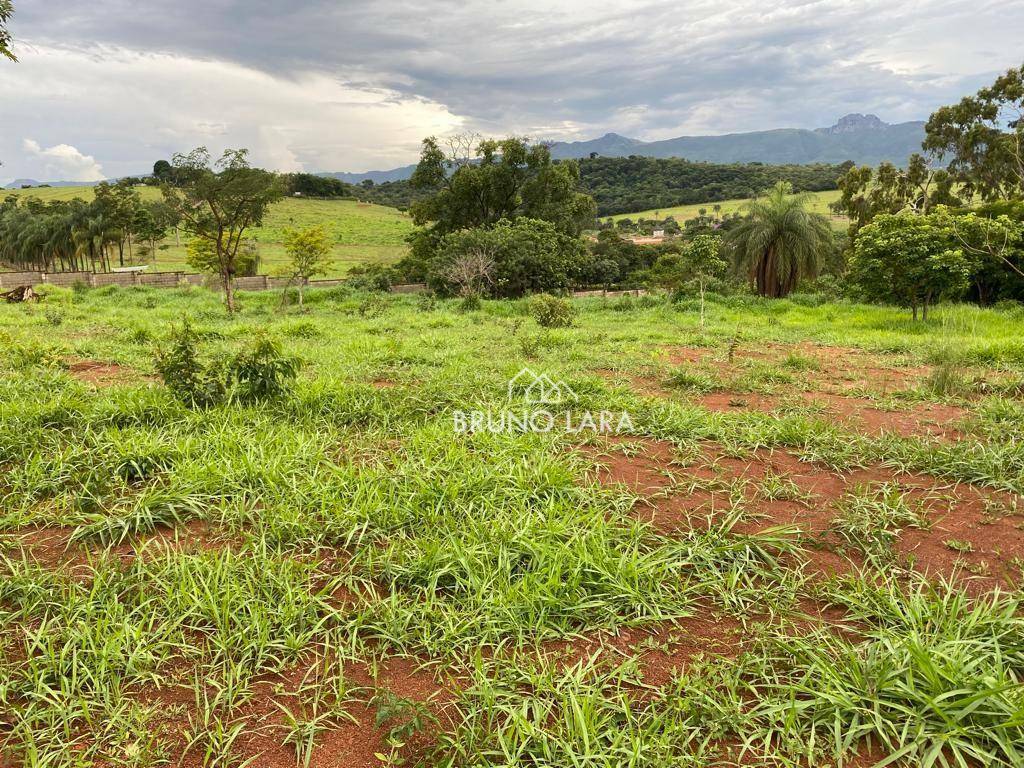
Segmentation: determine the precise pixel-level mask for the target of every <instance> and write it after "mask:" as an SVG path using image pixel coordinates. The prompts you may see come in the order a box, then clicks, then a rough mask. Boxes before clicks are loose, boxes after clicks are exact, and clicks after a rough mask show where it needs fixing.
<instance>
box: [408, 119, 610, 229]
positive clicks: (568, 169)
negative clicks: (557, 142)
mask: <svg viewBox="0 0 1024 768" xmlns="http://www.w3.org/2000/svg"><path fill="white" fill-rule="evenodd" d="M468 148H469V147H468V142H467V141H465V140H463V142H462V144H461V145H456V144H454V143H452V144H450V148H449V151H448V152H445V151H444V150H442V148H441V146H440V144H439V143H438V141H437V139H435V138H433V137H431V138H428V139H425V140H424V142H423V152H422V155H421V156H420V162H419V164H418V165H417V166H416V170H415V172H414V173H413V176H412V179H411V183H412V186H413V187H414V188H417V189H426V190H430V191H432V193H433V194H431V195H430V196H429V197H426V198H425V199H423V200H419V201H417V202H415V203H413V205H412V209H411V212H412V215H413V219H414V220H415V221H416V223H417V224H418V225H420V226H429V227H430V229H431V232H432V233H433V234H434V235H437V236H443V235H446V234H448V233H450V232H457V231H458V230H460V229H471V228H473V227H489V226H494V225H495V224H497V223H498V222H499V221H502V220H507V221H514V220H515V219H517V218H519V217H526V218H531V219H539V220H541V221H547V222H550V223H551V224H553V225H554V227H555V229H557V230H558V231H559V232H564V233H566V234H571V235H578V234H579V233H580V232H581V231H582V230H583V229H584V228H585V227H586V226H588V225H589V224H590V223H591V222H592V221H593V219H594V216H595V208H594V203H593V201H592V200H591V199H590V197H589V196H587V195H585V194H583V193H582V192H580V191H579V190H578V187H579V166H578V165H577V164H576V163H574V162H564V163H557V164H556V163H554V162H552V160H551V153H550V152H549V151H548V148H547V147H545V146H543V145H540V144H534V145H530V144H528V143H527V142H526V141H525V140H524V139H520V138H515V137H513V138H508V139H504V140H501V141H495V140H492V139H485V140H482V141H480V142H479V143H477V144H476V145H475V148H473V150H472V151H473V156H472V157H470V156H469V154H468V152H467V151H466V150H467V149H468Z"/></svg>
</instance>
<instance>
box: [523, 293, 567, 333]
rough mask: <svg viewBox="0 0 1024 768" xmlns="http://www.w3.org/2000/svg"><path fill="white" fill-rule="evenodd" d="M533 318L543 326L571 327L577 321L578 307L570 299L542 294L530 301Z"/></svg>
mask: <svg viewBox="0 0 1024 768" xmlns="http://www.w3.org/2000/svg"><path fill="white" fill-rule="evenodd" d="M530 311H531V313H532V314H533V319H534V320H536V321H537V324H538V325H540V326H542V327H543V328H569V327H571V326H572V325H573V323H574V322H575V321H576V307H574V306H573V303H572V301H570V300H569V299H562V298H559V297H558V296H550V295H548V294H541V295H539V296H534V297H533V299H532V300H531V301H530Z"/></svg>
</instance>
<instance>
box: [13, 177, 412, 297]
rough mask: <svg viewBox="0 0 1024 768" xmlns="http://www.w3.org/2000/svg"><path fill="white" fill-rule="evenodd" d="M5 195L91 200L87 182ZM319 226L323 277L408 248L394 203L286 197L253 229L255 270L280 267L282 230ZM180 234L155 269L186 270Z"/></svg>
mask: <svg viewBox="0 0 1024 768" xmlns="http://www.w3.org/2000/svg"><path fill="white" fill-rule="evenodd" d="M138 192H139V195H140V196H141V197H142V199H143V200H155V199H158V198H159V197H160V190H159V189H157V188H155V187H146V186H140V187H138ZM8 194H12V195H17V196H19V197H20V196H31V197H35V198H38V199H40V200H48V201H49V200H72V199H74V198H76V197H77V198H81V199H83V200H91V199H92V197H93V189H92V187H35V188H32V189H19V190H11V191H10V192H9V193H8ZM316 224H319V225H322V226H323V227H324V228H325V229H326V230H327V232H328V234H329V235H330V236H331V238H332V239H333V241H334V246H333V254H332V256H333V258H332V261H331V266H330V271H329V273H328V275H327V276H328V277H341V276H343V275H345V274H346V273H348V271H349V270H350V269H352V267H355V266H359V265H366V264H392V263H394V262H396V261H398V259H400V258H401V257H402V256H404V255H405V253H406V251H407V246H406V244H405V237H406V235H408V234H409V232H411V231H412V229H413V223H412V218H411V217H409V216H408V215H407V214H405V213H402V212H401V211H399V210H398V209H396V208H388V207H386V206H383V205H375V204H372V203H363V202H358V201H355V200H303V199H296V198H285V199H284V200H282V201H280V202H279V203H276V204H274V205H273V206H272V207H271V209H270V212H269V213H268V215H267V218H266V220H265V221H264V222H263V226H262V227H258V228H256V229H253V230H252V237H253V238H254V239H255V240H256V242H257V243H258V245H259V252H260V260H261V265H260V271H261V272H265V273H268V274H273V273H274V272H275V271H276V270H278V269H280V268H281V267H283V266H284V264H285V262H286V256H285V252H284V231H285V230H286V229H288V228H290V227H295V228H303V227H309V226H313V225H316ZM185 259H186V251H185V239H184V236H183V235H179V236H178V237H177V238H175V236H174V234H173V233H171V235H170V236H169V237H168V238H167V239H166V240H165V241H164V242H163V244H162V246H161V247H158V250H157V252H156V257H155V259H151V260H149V261H148V262H147V263H149V264H151V267H150V269H152V270H154V271H161V272H165V271H174V270H188V269H189V267H188V265H187V264H186V260H185Z"/></svg>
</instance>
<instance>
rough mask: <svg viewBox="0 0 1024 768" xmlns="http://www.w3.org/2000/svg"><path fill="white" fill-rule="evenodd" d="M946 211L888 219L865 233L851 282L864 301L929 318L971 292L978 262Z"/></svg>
mask: <svg viewBox="0 0 1024 768" xmlns="http://www.w3.org/2000/svg"><path fill="white" fill-rule="evenodd" d="M969 236H971V235H969V234H968V233H967V232H966V231H965V232H964V233H962V234H961V235H960V236H958V233H957V232H956V230H955V229H954V223H953V220H952V219H951V218H950V217H949V216H948V214H947V213H946V211H945V210H944V209H939V210H938V211H936V212H935V213H932V214H926V215H920V214H913V213H911V212H909V211H904V212H902V213H898V214H888V213H884V214H881V215H880V216H878V217H876V218H875V220H874V221H873V222H871V223H870V224H868V225H867V226H865V227H863V228H862V229H861V230H860V232H859V233H858V235H857V244H856V246H855V247H854V251H853V256H852V257H851V259H850V275H849V276H850V280H851V283H852V285H853V286H854V287H855V289H856V290H857V291H859V293H860V295H861V297H862V298H864V299H866V300H868V301H884V302H892V303H895V304H899V305H901V306H904V307H910V308H911V310H912V311H913V314H914V319H915V320H916V319H917V317H918V309H921V316H922V317H923V318H924V319H927V318H928V308H929V307H930V306H931V305H932V304H934V303H935V302H936V301H938V300H939V299H941V298H958V297H959V296H961V295H963V293H964V292H965V291H966V290H967V287H968V285H969V282H970V278H971V274H972V272H973V270H974V269H975V268H976V260H977V259H976V257H974V256H972V255H971V254H970V253H969V252H968V250H967V249H966V248H965V247H964V242H963V240H962V237H969Z"/></svg>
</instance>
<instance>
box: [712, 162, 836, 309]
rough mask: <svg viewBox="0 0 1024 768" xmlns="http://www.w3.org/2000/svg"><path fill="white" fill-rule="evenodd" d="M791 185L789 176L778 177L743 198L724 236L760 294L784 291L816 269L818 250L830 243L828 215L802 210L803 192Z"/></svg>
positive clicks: (805, 198)
mask: <svg viewBox="0 0 1024 768" xmlns="http://www.w3.org/2000/svg"><path fill="white" fill-rule="evenodd" d="M792 191H793V188H792V186H791V185H790V184H789V183H788V182H779V183H778V184H776V185H775V186H774V187H773V188H772V189H770V190H769V191H768V192H767V193H766V194H765V195H764V196H763V197H759V198H758V199H756V200H754V201H752V202H750V203H748V204H747V206H746V210H747V216H746V217H745V218H744V219H742V220H741V221H740V223H739V224H738V225H736V226H735V227H733V228H732V229H731V230H730V231H729V233H728V236H727V238H728V239H727V243H728V246H729V248H730V250H731V251H732V253H733V254H734V257H735V259H736V262H737V264H738V265H740V266H745V267H746V268H747V269H748V270H749V272H750V276H751V278H752V280H753V281H754V284H755V285H756V287H757V292H758V294H760V295H761V296H767V297H769V298H782V297H785V296H788V295H789V294H790V293H792V291H793V289H794V288H796V285H797V283H798V282H799V280H800V278H805V277H814V276H815V275H816V274H817V272H818V268H819V265H820V263H821V258H822V254H823V253H824V252H826V251H827V250H829V249H831V248H832V247H833V237H832V228H831V225H830V224H829V221H828V219H827V218H826V217H824V216H822V215H821V214H817V213H811V212H809V211H807V210H806V209H805V206H806V204H807V201H808V196H807V195H806V194H798V195H794V194H792Z"/></svg>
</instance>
